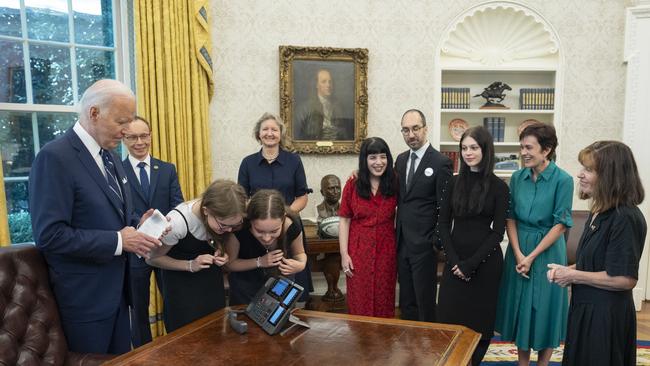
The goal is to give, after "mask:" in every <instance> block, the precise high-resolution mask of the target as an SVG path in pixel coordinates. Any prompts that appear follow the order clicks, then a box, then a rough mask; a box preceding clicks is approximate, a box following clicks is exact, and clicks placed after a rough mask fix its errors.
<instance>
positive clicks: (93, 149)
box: [72, 121, 102, 157]
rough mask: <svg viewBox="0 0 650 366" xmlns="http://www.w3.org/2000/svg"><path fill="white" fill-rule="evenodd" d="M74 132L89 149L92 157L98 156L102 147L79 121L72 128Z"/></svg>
mask: <svg viewBox="0 0 650 366" xmlns="http://www.w3.org/2000/svg"><path fill="white" fill-rule="evenodd" d="M72 130H73V131H74V132H75V133H76V134H77V136H79V139H80V140H81V142H82V143H83V144H84V146H85V147H86V149H88V152H90V155H91V156H92V157H95V156H98V155H99V151H100V150H101V148H102V147H101V146H99V144H98V143H97V141H95V138H94V137H92V136H90V134H89V133H88V131H86V129H85V128H84V126H82V125H81V123H79V121H77V122H76V123H75V124H74V126H73V127H72Z"/></svg>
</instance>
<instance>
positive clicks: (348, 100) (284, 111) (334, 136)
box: [280, 46, 368, 154]
mask: <svg viewBox="0 0 650 366" xmlns="http://www.w3.org/2000/svg"><path fill="white" fill-rule="evenodd" d="M367 80H368V50H367V49H364V48H329V47H296V46H280V115H281V117H282V119H284V122H285V124H286V126H287V137H288V139H287V145H288V148H290V149H292V150H295V151H297V152H299V153H320V154H337V153H356V152H359V148H360V147H361V142H362V141H363V139H364V138H365V137H366V134H367V129H368V128H367V127H368V125H367V122H366V118H367V115H368V91H367Z"/></svg>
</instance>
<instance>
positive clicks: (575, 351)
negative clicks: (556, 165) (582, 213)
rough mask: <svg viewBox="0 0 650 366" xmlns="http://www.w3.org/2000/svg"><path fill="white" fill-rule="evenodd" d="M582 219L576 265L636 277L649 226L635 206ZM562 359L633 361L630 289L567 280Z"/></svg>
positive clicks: (591, 362) (633, 315)
mask: <svg viewBox="0 0 650 366" xmlns="http://www.w3.org/2000/svg"><path fill="white" fill-rule="evenodd" d="M591 219H592V216H591V215H590V216H589V219H588V220H587V222H586V223H585V228H584V231H583V233H582V236H581V237H580V244H578V251H577V253H576V269H577V270H579V271H587V272H601V271H606V272H607V274H608V275H610V276H629V277H633V278H638V272H639V260H640V259H641V253H642V252H643V244H644V243H645V236H646V232H647V226H646V222H645V219H644V218H643V214H642V213H641V211H640V210H639V209H638V208H637V207H618V208H612V209H610V210H608V211H605V212H603V213H601V214H599V215H598V216H596V218H595V219H594V220H593V222H591ZM562 364H563V365H592V366H593V365H596V366H597V365H603V366H604V365H635V364H636V313H635V311H634V300H633V298H632V290H625V291H608V290H603V289H599V288H596V287H593V286H589V285H572V286H571V305H570V307H569V320H568V322H567V338H566V342H565V344H564V358H563V360H562Z"/></svg>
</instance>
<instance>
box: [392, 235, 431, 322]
mask: <svg viewBox="0 0 650 366" xmlns="http://www.w3.org/2000/svg"><path fill="white" fill-rule="evenodd" d="M436 265H437V263H436V254H435V252H434V250H433V246H432V247H431V249H429V250H425V251H422V252H415V253H412V251H410V250H409V248H408V243H405V242H403V241H402V242H401V243H400V245H399V249H398V251H397V277H398V280H399V309H400V314H401V318H402V319H405V320H419V321H426V322H435V321H436V292H437V287H436V281H437V278H436Z"/></svg>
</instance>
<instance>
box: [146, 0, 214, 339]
mask: <svg viewBox="0 0 650 366" xmlns="http://www.w3.org/2000/svg"><path fill="white" fill-rule="evenodd" d="M134 15H135V16H134V18H135V33H136V34H135V38H136V42H135V48H136V51H135V53H136V89H137V90H136V94H137V99H138V114H139V115H141V116H143V117H144V118H147V119H148V120H149V121H151V128H152V151H151V152H152V155H153V156H155V157H158V158H160V159H162V160H165V161H169V162H171V163H173V164H175V165H176V168H177V171H178V178H179V181H180V184H181V188H182V189H183V195H184V196H185V198H186V199H189V198H193V197H197V196H198V195H199V194H201V193H202V192H203V190H204V189H205V187H206V186H207V185H208V184H209V183H210V181H211V179H212V169H211V168H212V167H211V160H210V133H209V131H210V129H209V118H208V108H209V103H210V98H211V97H212V93H213V90H214V81H213V76H212V60H211V58H210V51H211V45H210V29H209V23H208V7H207V0H204V1H192V0H160V1H151V0H136V1H135V2H134ZM154 281H155V280H154V277H153V276H152V286H151V292H152V294H151V295H152V296H151V301H150V305H149V310H150V314H149V315H150V319H151V320H153V322H152V335H153V336H154V337H156V336H158V335H162V334H164V330H163V325H162V321H160V319H161V316H160V313H161V309H162V301H161V298H160V294H159V293H158V291H157V289H156V286H154V285H153V283H154Z"/></svg>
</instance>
